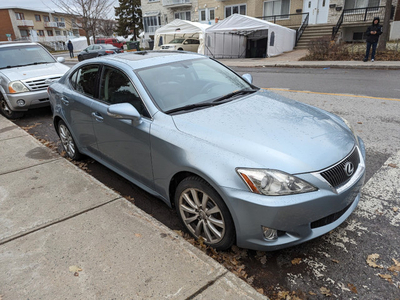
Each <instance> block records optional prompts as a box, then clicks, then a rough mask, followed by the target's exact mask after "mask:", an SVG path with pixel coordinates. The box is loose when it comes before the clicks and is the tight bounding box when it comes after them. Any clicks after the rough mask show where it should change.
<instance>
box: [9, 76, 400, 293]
mask: <svg viewBox="0 0 400 300" xmlns="http://www.w3.org/2000/svg"><path fill="white" fill-rule="evenodd" d="M237 71H238V72H240V73H246V72H249V73H251V74H252V75H253V76H254V80H255V84H256V85H258V86H260V87H263V88H273V89H274V90H273V91H274V92H276V93H278V94H280V95H282V96H285V97H288V98H292V99H295V100H298V101H302V102H305V103H308V104H311V105H314V106H317V107H321V108H323V109H326V110H328V111H331V112H334V113H336V114H338V115H340V116H342V117H344V118H346V119H348V120H349V121H350V122H351V123H352V124H353V125H354V128H355V131H356V132H357V133H358V134H359V135H360V136H361V137H362V138H363V139H364V141H365V143H366V149H367V180H368V181H369V182H370V184H372V186H380V185H382V184H384V180H385V178H383V179H382V176H379V174H380V173H379V172H380V168H381V167H382V166H384V165H385V162H386V161H387V159H388V158H390V157H393V156H394V155H395V154H396V153H397V152H398V151H399V149H400V128H399V125H400V96H399V95H398V96H397V98H399V99H397V100H396V99H391V100H388V99H389V98H393V97H394V96H393V94H391V92H390V89H391V87H390V88H388V87H387V86H385V85H377V87H376V88H375V89H371V90H370V91H369V90H364V89H362V90H364V91H365V92H363V93H362V95H364V96H360V95H359V94H356V93H353V94H352V95H342V94H347V93H349V94H351V90H354V91H355V90H360V87H358V86H356V84H354V83H351V82H352V80H353V79H352V78H353V77H354V74H353V72H352V71H350V72H349V70H346V71H343V70H339V72H338V70H334V72H333V73H335V74H336V75H335V76H336V77H337V78H338V80H333V79H332V78H333V77H332V76H333V75H332V74H331V73H329V70H328V72H325V73H324V72H323V71H321V70H316V69H313V70H309V69H307V70H304V69H301V70H298V71H297V73H293V72H294V71H296V70H293V69H282V68H279V69H272V71H269V70H264V69H263V70H262V71H264V72H261V71H260V70H254V69H249V70H243V69H240V70H239V69H238V70H237ZM265 71H267V72H265ZM362 72H363V76H362V78H359V81H360V82H364V81H366V80H368V78H376V79H377V78H379V80H382V77H379V76H378V75H377V73H376V72H377V70H364V71H362ZM384 72H389V71H384ZM396 74H397V76H398V75H399V74H400V73H396ZM396 74H393V76H394V75H396ZM285 78H286V80H285ZM397 78H400V77H399V76H398V77H397ZM346 79H347V80H346ZM317 81H318V82H321V84H313V82H317ZM278 83H280V84H281V85H279V84H278ZM350 83H351V84H350ZM353 84H354V85H355V86H351V85H353ZM369 85H371V84H369ZM324 86H325V88H324ZM332 86H335V89H337V90H335V89H330V88H332ZM389 86H390V84H389ZM300 87H303V88H302V89H300ZM275 88H280V89H279V90H276V89H275ZM396 88H397V87H396ZM281 89H290V90H291V91H289V90H281ZM321 90H322V92H321ZM388 90H389V91H388ZM307 91H310V92H307ZM338 91H341V92H340V93H338ZM379 91H380V92H379ZM337 94H341V95H337ZM380 95H381V96H380ZM15 123H16V124H17V125H19V126H21V127H24V128H25V129H26V130H28V132H29V133H31V134H33V135H34V136H35V137H37V138H39V139H42V140H44V141H48V142H50V143H51V144H54V145H56V147H58V149H59V150H60V151H61V146H60V143H59V141H58V137H57V135H56V134H55V131H54V128H53V127H52V124H51V123H52V121H51V112H50V109H40V110H35V111H31V112H29V113H28V114H27V115H26V116H25V118H23V119H20V120H17V121H15ZM80 166H81V167H83V168H84V169H86V170H87V171H88V172H89V173H90V174H92V175H93V176H94V177H96V178H97V179H98V180H100V181H101V182H103V183H104V184H106V185H107V186H109V187H111V188H113V189H114V190H115V191H117V192H119V193H121V194H122V195H123V196H125V197H127V198H128V199H130V200H131V201H132V202H133V203H135V204H136V205H137V206H138V207H139V208H141V209H143V210H144V211H145V212H147V213H149V214H150V215H152V216H153V217H155V218H156V219H158V220H159V221H161V222H162V223H164V224H165V225H167V226H168V227H170V228H171V229H173V230H183V227H182V226H181V225H180V223H179V220H178V217H177V216H176V214H175V211H174V210H172V209H169V208H168V207H167V206H166V205H165V204H163V203H162V202H161V201H159V200H158V199H156V198H154V197H152V196H151V195H149V194H147V193H146V192H144V191H143V190H141V189H139V188H137V187H136V186H134V185H132V184H131V183H129V182H128V181H126V180H125V179H123V178H121V177H120V176H118V175H117V174H115V173H114V172H112V171H110V170H108V169H106V168H105V167H103V166H102V165H100V164H98V163H96V162H94V161H93V160H91V159H85V160H83V161H82V162H80ZM397 182H398V181H397ZM370 189H371V188H369V190H368V189H366V190H365V191H366V192H365V193H363V197H362V199H361V202H360V208H358V209H357V210H356V212H355V213H354V214H353V215H352V216H350V218H349V219H348V220H347V221H346V222H344V223H343V224H342V225H341V226H339V228H337V229H336V230H334V231H333V232H331V233H330V234H327V235H325V236H323V237H321V238H317V239H315V240H313V241H310V242H307V243H305V244H302V245H299V246H295V247H292V248H289V249H285V250H281V251H276V252H269V253H264V252H255V251H249V250H244V249H237V248H233V249H232V250H231V251H227V252H225V253H219V254H218V255H215V254H214V253H212V255H213V257H214V258H216V259H217V260H218V261H220V262H221V263H224V264H225V265H226V266H227V267H228V268H229V269H231V270H232V271H233V272H234V273H236V274H237V275H239V276H241V277H242V278H243V279H244V280H247V281H248V282H249V283H251V284H252V285H253V286H254V287H255V288H256V289H260V288H261V289H263V292H264V294H266V295H268V296H269V297H270V298H271V299H285V298H280V297H281V296H282V295H285V294H286V295H291V296H296V297H298V299H325V298H326V297H328V295H331V298H337V299H400V276H399V275H393V280H392V281H391V282H389V281H388V280H385V279H383V278H381V277H380V276H379V275H378V273H379V272H378V271H379V270H377V269H376V268H373V267H371V266H370V265H369V264H368V263H367V258H368V255H371V254H377V253H378V254H380V258H379V259H380V261H379V263H380V262H384V265H387V266H390V263H393V261H392V259H396V260H397V261H400V253H399V250H398V249H400V244H399V239H398V232H399V230H398V228H399V226H400V224H399V223H398V222H397V223H396V220H395V221H393V220H392V221H393V222H394V223H393V224H394V225H391V224H388V222H387V219H386V218H383V217H382V218H380V217H379V215H378V217H377V215H376V214H378V213H379V212H378V213H375V212H374V211H373V212H370V213H371V214H372V216H369V215H368V216H367V217H366V214H367V213H363V212H364V211H368V207H371V206H373V205H374V202H373V199H374V198H373V197H372V196H371V194H373V192H371V191H370ZM372 189H373V188H372ZM380 193H381V195H380V196H381V197H382V198H383V199H386V200H387V201H392V202H393V203H391V204H390V205H391V207H395V206H396V205H397V206H400V203H399V202H400V196H398V195H399V191H395V192H394V193H395V195H397V196H395V197H397V198H395V199H391V198H390V197H389V196H388V195H387V194H388V193H386V192H385V191H382V192H380ZM396 193H397V194H396ZM388 197H389V198H388ZM381 272H382V271H381ZM279 293H280V294H279Z"/></svg>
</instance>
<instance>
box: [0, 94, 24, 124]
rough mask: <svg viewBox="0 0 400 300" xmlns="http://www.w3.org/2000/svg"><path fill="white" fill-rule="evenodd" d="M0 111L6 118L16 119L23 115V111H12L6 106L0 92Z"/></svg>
mask: <svg viewBox="0 0 400 300" xmlns="http://www.w3.org/2000/svg"><path fill="white" fill-rule="evenodd" d="M0 111H1V113H2V114H3V115H4V116H5V117H6V118H7V119H18V118H21V117H22V116H23V115H24V113H23V112H20V111H12V110H11V108H10V107H9V106H8V104H7V101H6V100H5V99H4V97H3V95H1V94H0Z"/></svg>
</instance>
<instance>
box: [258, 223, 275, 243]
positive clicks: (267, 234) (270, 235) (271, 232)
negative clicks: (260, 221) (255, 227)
mask: <svg viewBox="0 0 400 300" xmlns="http://www.w3.org/2000/svg"><path fill="white" fill-rule="evenodd" d="M261 227H262V231H263V234H264V238H265V239H267V240H269V241H275V240H276V239H278V230H276V229H272V228H268V227H264V226H261Z"/></svg>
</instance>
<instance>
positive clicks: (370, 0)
mask: <svg viewBox="0 0 400 300" xmlns="http://www.w3.org/2000/svg"><path fill="white" fill-rule="evenodd" d="M379 2H380V0H346V1H345V4H344V9H353V8H364V7H376V6H379Z"/></svg>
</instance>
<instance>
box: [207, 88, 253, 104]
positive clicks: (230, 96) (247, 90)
mask: <svg viewBox="0 0 400 300" xmlns="http://www.w3.org/2000/svg"><path fill="white" fill-rule="evenodd" d="M257 91H258V90H257V89H251V88H245V89H242V90H236V91H233V92H232V93H229V94H226V95H223V96H222V97H219V98H217V99H215V100H214V101H213V103H215V102H220V101H223V100H226V99H229V98H232V97H234V96H238V95H245V94H251V93H254V92H257Z"/></svg>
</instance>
